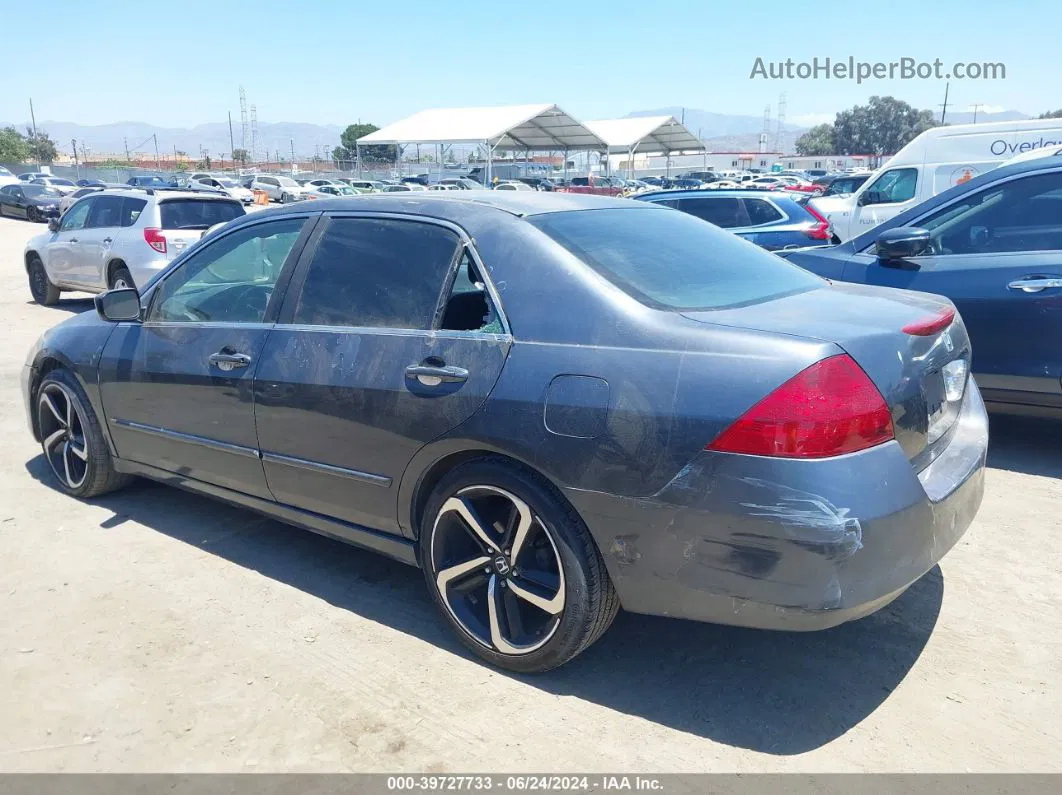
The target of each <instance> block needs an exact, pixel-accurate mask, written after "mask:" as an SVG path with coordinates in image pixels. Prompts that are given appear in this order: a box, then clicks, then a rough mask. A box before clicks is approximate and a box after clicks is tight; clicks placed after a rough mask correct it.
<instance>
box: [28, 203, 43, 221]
mask: <svg viewBox="0 0 1062 795" xmlns="http://www.w3.org/2000/svg"><path fill="white" fill-rule="evenodd" d="M26 220H27V221H32V222H33V223H35V224H36V223H40V220H41V214H40V213H39V212H38V211H37V208H36V207H29V208H27V210H26Z"/></svg>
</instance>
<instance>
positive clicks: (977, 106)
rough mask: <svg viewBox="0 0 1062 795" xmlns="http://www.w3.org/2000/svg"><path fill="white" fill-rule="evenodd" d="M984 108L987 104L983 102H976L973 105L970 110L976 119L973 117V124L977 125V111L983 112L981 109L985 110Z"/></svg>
mask: <svg viewBox="0 0 1062 795" xmlns="http://www.w3.org/2000/svg"><path fill="white" fill-rule="evenodd" d="M984 106H985V104H984V103H983V102H976V103H974V104H973V105H971V106H970V110H972V111H973V115H974V117H973V123H974V124H977V111H979V110H981V108H983V107H984Z"/></svg>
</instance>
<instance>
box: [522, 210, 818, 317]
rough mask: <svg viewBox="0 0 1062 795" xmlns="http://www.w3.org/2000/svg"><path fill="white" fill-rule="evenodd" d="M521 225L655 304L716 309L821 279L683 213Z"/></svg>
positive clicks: (570, 216) (554, 216) (608, 214)
mask: <svg viewBox="0 0 1062 795" xmlns="http://www.w3.org/2000/svg"><path fill="white" fill-rule="evenodd" d="M634 214H637V216H636V217H635V216H634ZM528 223H530V224H531V225H532V226H535V227H537V228H538V229H540V230H541V231H542V232H544V233H545V234H546V235H548V236H549V237H550V238H552V239H553V240H554V241H556V242H557V243H559V244H560V245H561V246H563V247H564V248H565V249H567V250H568V251H569V252H571V253H572V254H573V255H575V257H577V258H578V259H580V260H582V262H584V263H585V264H586V265H587V266H589V267H590V268H592V269H593V270H595V271H597V272H598V273H599V274H601V275H602V276H603V277H604V278H606V279H608V280H609V281H610V282H612V283H613V284H615V285H616V286H617V287H619V288H620V289H621V290H623V291H624V292H625V293H627V294H628V295H630V296H632V297H633V298H635V299H637V300H638V301H641V302H642V303H644V304H646V305H647V306H651V307H654V308H657V309H668V310H679V311H685V310H694V309H702V310H704V309H722V308H725V307H732V306H739V305H743V304H752V303H758V302H760V301H767V300H770V299H771V298H777V297H780V296H783V295H789V294H792V293H798V292H803V291H806V290H812V289H815V288H816V287H821V286H822V285H823V284H824V282H823V281H822V280H821V279H820V278H819V277H817V276H814V275H812V274H811V273H809V272H807V271H805V270H803V269H801V268H798V267H797V266H796V265H793V264H791V263H789V262H787V261H786V260H783V259H781V258H780V257H777V256H775V255H774V254H769V253H768V252H766V251H764V250H763V249H761V248H759V247H758V246H756V245H754V244H752V243H749V242H747V241H745V240H742V239H741V238H739V237H737V236H736V235H733V234H730V233H728V232H724V231H722V230H720V229H718V228H716V227H714V226H711V225H709V224H705V223H702V222H701V221H699V220H697V219H696V218H694V217H693V216H691V215H688V214H686V213H670V212H665V211H663V210H654V209H648V208H646V209H641V210H635V209H623V210H619V209H617V210H580V211H577V212H561V213H547V214H543V215H538V216H534V217H532V218H529V219H528Z"/></svg>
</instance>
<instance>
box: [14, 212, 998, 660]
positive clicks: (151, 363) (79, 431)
mask: <svg viewBox="0 0 1062 795" xmlns="http://www.w3.org/2000/svg"><path fill="white" fill-rule="evenodd" d="M145 245H147V244H145ZM969 362H970V343H969V338H968V337H967V334H966V329H965V327H964V326H963V322H962V319H961V318H960V317H959V316H958V315H957V314H956V312H955V309H954V307H953V306H952V305H951V304H950V303H949V302H948V301H947V300H946V299H942V298H937V297H932V296H929V295H923V294H919V293H911V292H906V291H901V290H889V289H879V288H871V287H863V286H854V285H838V284H831V283H829V282H827V281H825V280H823V279H821V278H819V277H818V276H815V275H812V274H810V273H808V272H806V271H804V270H801V269H800V268H798V267H796V266H794V265H791V264H790V263H787V262H785V261H783V260H782V259H780V258H778V257H776V256H774V255H772V254H769V253H767V252H765V251H763V250H761V249H759V248H757V247H756V246H755V245H753V244H751V243H748V242H745V241H743V240H741V239H739V238H737V237H735V236H733V235H731V234H729V233H727V232H724V231H722V230H720V229H718V228H716V227H714V226H712V225H711V224H708V223H706V222H704V221H702V220H700V219H697V218H695V217H693V216H691V215H688V214H686V213H682V212H678V211H675V210H672V209H668V208H664V207H660V206H655V205H652V204H649V203H646V202H634V201H627V200H622V199H609V198H604V197H595V196H575V195H561V194H550V193H538V192H534V193H530V192H529V193H519V192H512V193H507V194H502V193H497V194H494V193H484V194H482V195H479V194H475V195H473V193H469V194H468V195H467V196H465V195H461V194H460V193H451V192H446V193H439V194H427V193H425V194H414V195H404V196H403V195H397V194H396V195H380V196H362V197H358V198H348V199H329V200H322V201H310V202H300V203H298V204H295V205H292V206H290V207H286V208H281V209H277V210H267V211H264V212H261V213H256V214H253V215H248V216H246V217H244V218H240V219H237V220H235V221H232V222H231V223H229V224H227V225H226V226H224V227H223V228H221V229H218V230H215V231H212V232H211V233H209V234H207V235H206V236H205V237H204V238H203V239H202V240H201V241H199V242H198V243H196V244H195V245H194V246H192V247H190V248H189V249H188V250H186V251H185V252H183V253H182V254H181V255H180V256H178V257H177V258H176V259H175V260H174V261H173V263H172V264H171V265H170V267H168V268H167V269H166V270H165V271H163V272H162V273H161V274H159V276H157V277H156V278H155V279H154V280H153V281H152V282H151V283H149V284H147V285H145V286H144V287H143V289H142V290H141V291H140V293H137V291H135V290H130V289H124V290H114V291H111V292H109V293H105V294H103V295H100V296H97V298H96V312H92V313H86V314H82V315H79V316H77V317H74V318H71V319H69V320H67V321H66V322H64V323H61V324H60V325H58V326H56V327H55V328H53V329H51V330H50V331H48V332H46V333H45V334H44V335H43V336H42V337H41V339H40V341H39V342H38V343H37V344H36V345H35V346H34V348H33V349H32V351H31V352H30V355H29V358H28V361H27V363H26V367H25V371H24V378H23V382H24V384H23V388H24V392H25V399H26V405H27V407H28V410H29V421H30V426H31V428H32V431H33V434H34V436H35V437H36V438H37V439H38V440H39V441H40V443H41V445H42V448H43V454H44V457H45V458H46V459H47V461H48V463H49V464H50V465H51V469H52V471H53V472H54V475H55V477H56V480H57V483H58V485H59V487H60V488H61V489H63V490H64V491H66V492H68V493H69V494H71V495H73V496H75V497H82V498H91V497H95V496H97V495H100V494H103V493H104V492H107V491H110V490H113V489H116V488H118V487H120V486H122V485H124V484H125V483H127V482H128V480H129V479H130V477H131V476H137V475H139V476H144V477H148V478H154V479H156V480H159V481H162V482H164V483H170V484H173V485H175V486H180V487H182V488H185V489H189V490H191V491H195V492H199V493H202V494H207V495H211V496H213V497H217V498H220V499H222V500H226V501H228V502H231V503H235V504H237V505H242V506H246V507H248V508H252V509H254V510H257V511H261V512H262V513H265V514H268V515H270V516H273V517H275V518H277V519H280V520H282V521H285V522H290V523H292V524H295V525H299V526H302V527H305V528H307V529H309V530H313V531H316V532H319V533H323V534H325V535H329V536H333V537H335V538H339V539H343V540H345V541H348V542H350V543H353V544H357V545H360V546H362V547H367V548H369V549H372V550H376V551H378V552H380V553H383V554H385V555H389V556H391V557H394V558H397V559H399V560H402V561H404V562H406V563H408V564H410V565H414V566H419V567H421V568H422V569H423V571H424V575H425V580H426V581H427V586H428V588H429V590H430V592H431V594H432V596H433V598H434V600H435V601H436V603H437V604H438V607H439V611H440V614H441V615H442V617H443V619H444V620H445V621H446V622H447V623H448V624H449V625H450V626H451V627H452V628H453V630H454V631H455V632H456V634H457V636H458V637H459V638H460V640H461V642H462V643H464V644H465V645H466V646H467V647H468V648H469V649H471V650H472V651H473V652H475V653H476V654H478V655H480V656H481V657H483V658H484V659H486V660H488V661H489V662H491V663H493V664H496V665H498V666H501V667H504V668H507V669H510V670H514V671H524V672H528V671H543V670H547V669H549V668H552V667H554V666H557V665H560V664H562V663H564V662H566V661H568V660H570V659H571V658H572V657H574V656H575V655H577V654H579V653H580V652H581V651H582V650H584V649H586V648H587V647H588V646H589V645H590V644H592V643H593V642H594V641H595V640H596V639H597V638H598V637H600V636H601V634H602V633H604V632H605V630H606V629H607V628H608V626H609V624H610V623H611V621H612V619H613V618H614V617H615V615H616V612H617V611H618V609H619V608H620V607H621V606H622V607H624V608H626V609H627V610H630V611H634V612H638V613H651V614H657V615H666V616H676V617H681V618H688V619H695V620H699V621H711V622H720V623H727V624H739V625H744V626H750V627H759V628H764V629H790V630H810V629H820V628H824V627H830V626H834V625H836V624H839V623H842V622H844V621H848V620H851V619H855V618H859V617H861V616H864V615H866V614H868V613H870V612H872V611H874V610H876V609H878V608H880V607H882V606H883V605H885V604H887V603H888V602H889V601H891V600H892V599H894V598H896V597H897V596H898V595H899V594H900V593H902V592H903V591H904V589H906V588H907V587H908V586H909V585H911V583H913V582H914V581H915V580H917V579H918V578H919V577H921V576H922V575H923V574H925V573H926V572H927V571H928V570H929V569H930V568H932V567H933V565H934V564H935V563H936V562H937V561H938V560H940V558H941V557H942V556H943V555H944V554H945V553H946V552H947V551H948V550H949V549H950V548H951V546H952V545H953V544H955V542H956V540H957V539H958V538H959V537H960V536H961V535H962V534H963V532H964V531H965V530H966V528H967V526H968V525H969V524H970V522H971V520H972V519H973V517H974V514H975V513H976V511H977V509H978V506H979V504H980V501H981V496H982V491H983V480H984V460H985V451H986V447H987V443H988V432H987V422H986V417H985V412H984V407H983V404H982V402H981V397H980V395H979V393H978V389H977V386H976V384H975V383H974V381H973V380H972V379H971V378H970V376H969Z"/></svg>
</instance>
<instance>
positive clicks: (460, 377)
mask: <svg viewBox="0 0 1062 795" xmlns="http://www.w3.org/2000/svg"><path fill="white" fill-rule="evenodd" d="M406 378H416V379H417V380H418V381H419V382H420V383H422V384H423V385H424V386H438V385H439V384H443V383H447V384H453V383H458V382H461V381H467V380H468V370H466V369H465V368H463V367H453V366H449V367H447V366H439V367H436V366H433V365H430V364H411V365H410V366H409V367H407V368H406Z"/></svg>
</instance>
